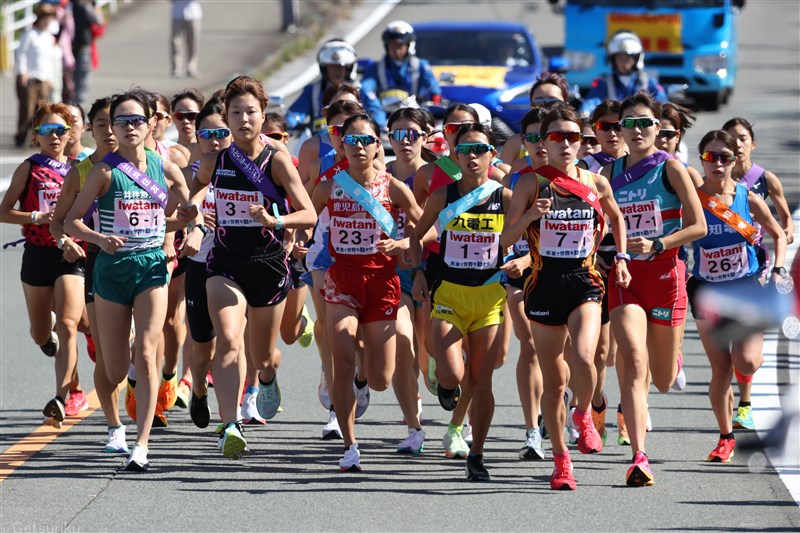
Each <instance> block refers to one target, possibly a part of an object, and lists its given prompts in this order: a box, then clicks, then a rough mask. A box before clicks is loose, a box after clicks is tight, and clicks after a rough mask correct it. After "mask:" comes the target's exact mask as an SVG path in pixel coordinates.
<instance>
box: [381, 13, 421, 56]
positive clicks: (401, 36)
mask: <svg viewBox="0 0 800 533" xmlns="http://www.w3.org/2000/svg"><path fill="white" fill-rule="evenodd" d="M381 39H383V48H384V49H386V48H387V46H388V44H389V42H390V41H402V42H404V43H406V44H407V45H408V55H411V56H413V55H414V54H415V53H416V51H417V50H416V48H417V47H416V42H417V34H416V32H415V31H414V27H413V26H411V24H409V23H408V22H406V21H404V20H393V21H392V22H390V23H389V24H388V25H387V26H386V29H385V30H383V35H381Z"/></svg>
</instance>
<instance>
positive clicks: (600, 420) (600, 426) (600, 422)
mask: <svg viewBox="0 0 800 533" xmlns="http://www.w3.org/2000/svg"><path fill="white" fill-rule="evenodd" d="M607 405H608V398H606V394H605V393H603V407H601V408H600V410H599V411H598V410H597V409H595V408H594V405H592V422H593V423H594V428H595V429H596V430H597V432H598V433H599V434H600V438H601V439H602V440H603V446H605V445H606V436H607V432H606V406H607Z"/></svg>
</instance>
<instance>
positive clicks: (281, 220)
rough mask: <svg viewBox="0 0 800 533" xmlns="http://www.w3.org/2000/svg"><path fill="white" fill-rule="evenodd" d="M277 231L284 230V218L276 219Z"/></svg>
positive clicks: (277, 217)
mask: <svg viewBox="0 0 800 533" xmlns="http://www.w3.org/2000/svg"><path fill="white" fill-rule="evenodd" d="M275 229H283V217H282V216H280V215H278V216H276V217H275Z"/></svg>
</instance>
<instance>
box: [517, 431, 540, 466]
mask: <svg viewBox="0 0 800 533" xmlns="http://www.w3.org/2000/svg"><path fill="white" fill-rule="evenodd" d="M519 458H520V459H522V460H525V461H541V460H542V459H544V450H543V449H542V433H541V432H540V431H539V428H532V429H529V430H528V431H526V432H525V444H523V445H522V449H521V450H520V451H519Z"/></svg>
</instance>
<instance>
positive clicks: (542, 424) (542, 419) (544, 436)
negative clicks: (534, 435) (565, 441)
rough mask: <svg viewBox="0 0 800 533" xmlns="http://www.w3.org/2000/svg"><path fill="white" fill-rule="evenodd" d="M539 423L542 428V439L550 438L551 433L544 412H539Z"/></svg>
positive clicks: (537, 420)
mask: <svg viewBox="0 0 800 533" xmlns="http://www.w3.org/2000/svg"><path fill="white" fill-rule="evenodd" d="M536 422H537V424H538V425H539V429H541V430H542V439H545V440H549V439H550V435H549V434H548V433H547V427H546V426H545V425H544V418H543V417H542V414H541V413H539V416H538V418H537V419H536Z"/></svg>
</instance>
